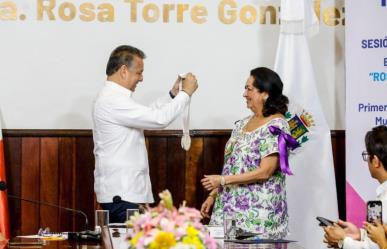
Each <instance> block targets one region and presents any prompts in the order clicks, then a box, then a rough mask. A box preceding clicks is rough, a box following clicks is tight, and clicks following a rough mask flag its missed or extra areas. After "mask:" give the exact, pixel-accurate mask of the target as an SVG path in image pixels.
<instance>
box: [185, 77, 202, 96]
mask: <svg viewBox="0 0 387 249" xmlns="http://www.w3.org/2000/svg"><path fill="white" fill-rule="evenodd" d="M196 89H198V81H197V80H196V77H195V75H193V74H192V73H187V76H186V77H185V79H184V80H183V85H182V90H183V91H184V92H186V93H187V94H188V95H189V96H191V95H192V94H193V93H194V92H195V91H196Z"/></svg>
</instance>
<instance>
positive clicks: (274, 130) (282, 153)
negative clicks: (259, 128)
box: [269, 126, 300, 175]
mask: <svg viewBox="0 0 387 249" xmlns="http://www.w3.org/2000/svg"><path fill="white" fill-rule="evenodd" d="M269 131H270V132H271V134H273V135H278V150H279V157H280V169H281V172H283V173H285V174H287V175H293V173H292V171H291V170H290V168H289V161H288V158H289V155H288V148H289V149H291V150H294V149H296V148H297V147H299V146H300V144H299V143H298V142H297V140H296V139H294V138H293V137H292V136H291V135H289V134H287V133H286V132H284V131H282V130H281V129H279V128H278V127H276V126H269Z"/></svg>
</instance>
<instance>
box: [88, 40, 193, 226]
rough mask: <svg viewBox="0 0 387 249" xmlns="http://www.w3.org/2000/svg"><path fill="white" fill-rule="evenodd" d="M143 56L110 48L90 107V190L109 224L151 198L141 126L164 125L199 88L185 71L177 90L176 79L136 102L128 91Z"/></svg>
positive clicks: (138, 77)
mask: <svg viewBox="0 0 387 249" xmlns="http://www.w3.org/2000/svg"><path fill="white" fill-rule="evenodd" d="M144 59H145V54H144V52H142V51H141V50H140V49H137V48H135V47H132V46H128V45H123V46H119V47H117V48H116V49H114V51H113V52H112V53H111V55H110V58H109V61H108V64H107V67H106V75H107V80H106V83H105V86H104V87H103V88H102V90H101V91H100V92H99V94H98V96H97V98H96V100H95V103H94V107H93V140H94V156H95V170H94V190H95V193H96V195H97V201H98V203H100V205H101V207H102V208H103V209H105V210H109V214H110V222H112V223H114V222H120V223H121V222H125V220H126V209H133V208H138V207H139V205H141V204H144V203H152V202H154V199H153V195H152V187H151V182H150V176H149V164H148V154H147V150H146V146H145V138H144V132H143V130H144V129H158V128H165V127H167V126H168V125H169V124H170V123H171V122H172V121H173V120H174V119H176V118H177V117H178V116H179V114H181V113H182V112H183V110H184V108H185V106H186V105H187V104H188V103H189V99H190V97H191V95H192V94H193V93H194V92H195V91H196V89H197V88H198V84H197V80H196V77H195V76H194V75H193V74H191V73H188V74H187V75H186V77H185V79H184V80H183V81H182V87H181V91H179V82H180V81H181V80H182V79H181V78H178V79H177V81H176V82H175V83H174V85H173V87H172V89H171V91H170V92H169V94H166V95H165V96H163V97H161V98H159V99H157V100H156V101H155V102H154V103H153V104H152V105H150V106H149V107H148V106H144V105H142V104H139V103H138V102H136V101H135V100H134V99H133V98H132V94H133V92H134V91H135V89H136V86H137V84H138V83H140V82H142V80H143V75H142V73H143V71H144V62H143V60H144Z"/></svg>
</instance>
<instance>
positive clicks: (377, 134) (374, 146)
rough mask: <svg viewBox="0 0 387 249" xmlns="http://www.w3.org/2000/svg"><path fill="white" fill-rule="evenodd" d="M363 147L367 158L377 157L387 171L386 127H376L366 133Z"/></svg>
mask: <svg viewBox="0 0 387 249" xmlns="http://www.w3.org/2000/svg"><path fill="white" fill-rule="evenodd" d="M365 146H366V150H367V153H368V155H369V157H370V158H371V159H372V158H373V157H374V156H377V157H378V158H379V160H380V161H381V162H382V163H383V166H384V169H385V170H387V126H384V125H380V126H376V127H374V128H373V129H372V130H371V131H369V132H367V134H366V136H365Z"/></svg>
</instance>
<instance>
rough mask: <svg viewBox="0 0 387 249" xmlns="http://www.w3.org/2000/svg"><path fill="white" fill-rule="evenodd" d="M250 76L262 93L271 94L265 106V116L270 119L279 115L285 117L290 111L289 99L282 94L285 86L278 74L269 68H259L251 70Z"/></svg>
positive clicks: (263, 111) (263, 112)
mask: <svg viewBox="0 0 387 249" xmlns="http://www.w3.org/2000/svg"><path fill="white" fill-rule="evenodd" d="M250 75H251V76H252V77H253V78H254V82H253V86H254V87H255V88H257V89H258V91H259V92H260V93H262V92H266V93H268V94H269V97H268V98H267V100H266V102H265V104H264V106H263V110H262V114H263V116H264V117H268V116H270V115H273V114H277V113H281V114H282V115H285V113H286V112H287V111H288V104H289V99H288V97H286V96H285V95H283V94H282V89H283V84H282V81H281V78H280V77H279V76H278V74H277V73H276V72H274V71H273V70H270V69H269V68H266V67H258V68H255V69H253V70H251V71H250Z"/></svg>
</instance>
